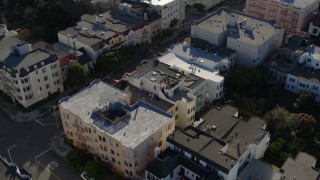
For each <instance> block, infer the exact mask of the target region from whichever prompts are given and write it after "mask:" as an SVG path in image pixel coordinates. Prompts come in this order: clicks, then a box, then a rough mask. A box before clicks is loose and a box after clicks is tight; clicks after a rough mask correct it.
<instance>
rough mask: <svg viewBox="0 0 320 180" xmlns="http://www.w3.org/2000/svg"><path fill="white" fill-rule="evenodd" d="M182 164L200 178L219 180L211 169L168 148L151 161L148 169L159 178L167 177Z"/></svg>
mask: <svg viewBox="0 0 320 180" xmlns="http://www.w3.org/2000/svg"><path fill="white" fill-rule="evenodd" d="M179 166H182V167H184V168H187V169H189V170H191V171H192V172H194V173H195V174H197V175H198V176H200V178H204V179H208V180H209V179H210V180H218V179H220V178H219V177H218V176H214V175H213V174H211V173H210V171H209V170H207V169H206V168H204V167H202V166H201V165H199V164H197V163H195V162H193V161H191V160H190V159H187V158H186V157H184V156H182V155H181V154H178V153H176V152H174V151H172V150H171V149H170V148H167V149H166V150H165V151H164V152H162V153H161V154H160V155H159V156H158V157H157V158H155V159H154V160H153V161H151V162H150V163H149V164H148V166H147V167H146V171H148V172H150V173H152V174H153V175H155V176H157V177H158V178H165V177H167V176H168V175H169V174H170V173H171V172H173V171H174V170H175V169H176V168H178V167H179Z"/></svg>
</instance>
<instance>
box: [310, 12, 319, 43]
mask: <svg viewBox="0 0 320 180" xmlns="http://www.w3.org/2000/svg"><path fill="white" fill-rule="evenodd" d="M319 33H320V13H319V12H317V13H316V14H314V15H313V17H312V18H311V20H310V24H309V29H308V38H310V37H312V36H319Z"/></svg>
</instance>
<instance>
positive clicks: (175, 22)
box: [170, 18, 178, 29]
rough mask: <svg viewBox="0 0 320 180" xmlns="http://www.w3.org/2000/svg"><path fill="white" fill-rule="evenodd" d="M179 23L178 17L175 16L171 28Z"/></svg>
mask: <svg viewBox="0 0 320 180" xmlns="http://www.w3.org/2000/svg"><path fill="white" fill-rule="evenodd" d="M177 24H178V19H176V18H174V19H172V20H171V22H170V28H171V29H173V28H174V27H175V26H176V25H177Z"/></svg>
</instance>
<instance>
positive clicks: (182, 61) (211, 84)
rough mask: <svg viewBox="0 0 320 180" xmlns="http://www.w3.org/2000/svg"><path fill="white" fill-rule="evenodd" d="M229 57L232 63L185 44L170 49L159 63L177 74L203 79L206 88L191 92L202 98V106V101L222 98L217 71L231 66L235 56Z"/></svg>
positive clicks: (220, 82)
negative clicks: (191, 75) (167, 66)
mask: <svg viewBox="0 0 320 180" xmlns="http://www.w3.org/2000/svg"><path fill="white" fill-rule="evenodd" d="M231 56H232V57H233V58H232V59H233V61H229V60H227V59H225V60H222V58H221V57H219V56H217V55H214V54H208V53H204V52H201V51H200V50H198V49H195V48H192V47H190V46H187V45H186V44H179V45H176V46H173V47H172V48H170V49H169V50H168V53H167V54H165V55H164V56H162V57H160V58H159V61H160V62H162V63H164V64H167V65H169V66H170V68H172V69H175V70H176V71H178V72H183V73H184V74H193V75H195V76H198V77H200V78H202V79H205V81H206V86H205V88H204V89H203V90H202V91H201V90H199V89H197V88H196V89H194V90H193V91H192V93H193V94H194V95H195V96H196V97H204V98H203V100H202V103H201V105H202V104H204V101H207V102H209V103H211V102H212V101H214V100H216V99H219V98H221V97H222V96H223V85H224V77H223V76H221V75H220V74H219V69H220V68H223V69H228V68H230V66H233V64H234V62H235V54H233V55H231ZM198 101H200V99H199V100H198ZM201 105H200V106H198V107H197V108H196V109H197V111H198V110H200V108H201V107H203V106H201Z"/></svg>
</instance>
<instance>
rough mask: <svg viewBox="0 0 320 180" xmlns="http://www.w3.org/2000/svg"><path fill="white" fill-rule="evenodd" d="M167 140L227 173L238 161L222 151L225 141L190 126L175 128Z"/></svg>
mask: <svg viewBox="0 0 320 180" xmlns="http://www.w3.org/2000/svg"><path fill="white" fill-rule="evenodd" d="M167 141H168V142H169V143H171V144H173V145H175V146H177V147H178V148H180V149H183V150H186V151H187V152H188V151H189V152H190V153H192V155H193V156H196V157H197V158H199V159H201V160H202V161H205V162H206V163H208V164H210V165H212V166H213V167H215V168H217V169H219V170H220V171H222V172H224V173H227V174H228V172H229V170H230V169H232V167H233V165H235V164H236V163H237V161H238V160H237V159H235V158H233V157H231V156H229V155H228V154H225V153H222V152H223V151H224V148H225V147H226V146H227V144H226V143H224V142H222V141H220V140H218V139H216V138H214V137H212V136H211V135H209V134H207V133H205V132H203V131H201V130H199V129H196V128H194V127H192V126H189V127H187V128H185V129H184V130H181V129H177V130H176V131H175V132H174V133H173V134H172V135H170V136H169V137H168V139H167Z"/></svg>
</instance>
